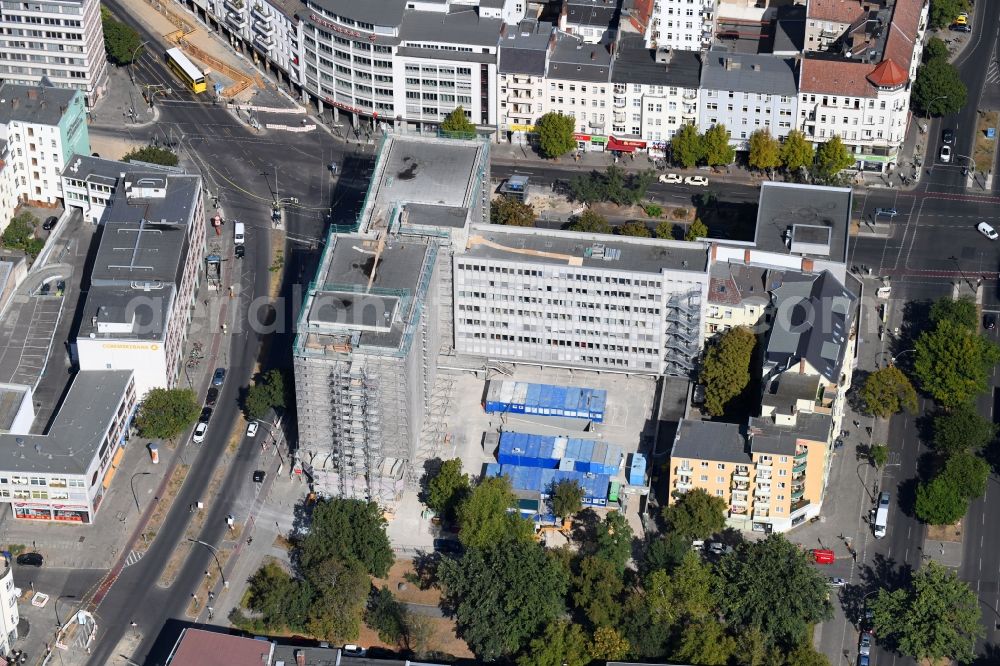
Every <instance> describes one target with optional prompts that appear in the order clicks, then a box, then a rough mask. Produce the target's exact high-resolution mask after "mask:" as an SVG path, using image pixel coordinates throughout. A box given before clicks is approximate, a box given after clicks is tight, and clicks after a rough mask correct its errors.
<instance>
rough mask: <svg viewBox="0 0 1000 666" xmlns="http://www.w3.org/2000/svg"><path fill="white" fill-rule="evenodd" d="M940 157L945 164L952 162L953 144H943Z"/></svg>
mask: <svg viewBox="0 0 1000 666" xmlns="http://www.w3.org/2000/svg"><path fill="white" fill-rule="evenodd" d="M940 158H941V161H942V162H944V163H945V164H948V163H949V162H951V146H941V153H940Z"/></svg>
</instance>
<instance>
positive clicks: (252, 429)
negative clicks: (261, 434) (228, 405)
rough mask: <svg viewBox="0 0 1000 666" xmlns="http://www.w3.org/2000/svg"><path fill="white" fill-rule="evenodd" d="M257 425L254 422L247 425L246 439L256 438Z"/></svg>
mask: <svg viewBox="0 0 1000 666" xmlns="http://www.w3.org/2000/svg"><path fill="white" fill-rule="evenodd" d="M258 427H259V426H258V424H257V422H256V421H251V422H250V423H248V424H247V437H256V436H257V428H258Z"/></svg>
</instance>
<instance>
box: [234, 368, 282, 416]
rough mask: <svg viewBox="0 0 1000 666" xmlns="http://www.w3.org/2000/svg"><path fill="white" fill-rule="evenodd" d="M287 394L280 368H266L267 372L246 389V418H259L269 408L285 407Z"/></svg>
mask: <svg viewBox="0 0 1000 666" xmlns="http://www.w3.org/2000/svg"><path fill="white" fill-rule="evenodd" d="M287 395H288V391H287V389H286V388H285V376H284V374H283V373H282V372H281V370H279V369H277V368H272V369H271V370H268V372H267V374H265V375H263V376H262V377H260V378H258V379H257V381H255V382H254V383H253V386H251V387H250V388H249V389H247V394H246V400H245V401H244V408H245V409H246V413H247V418H249V419H259V418H262V417H263V416H265V415H266V414H267V412H268V410H270V409H275V410H278V409H282V408H283V407H285V401H286V397H287Z"/></svg>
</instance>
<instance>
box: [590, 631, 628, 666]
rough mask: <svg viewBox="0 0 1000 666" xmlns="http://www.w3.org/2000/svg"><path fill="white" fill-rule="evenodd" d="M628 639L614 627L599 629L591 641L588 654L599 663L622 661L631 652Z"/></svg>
mask: <svg viewBox="0 0 1000 666" xmlns="http://www.w3.org/2000/svg"><path fill="white" fill-rule="evenodd" d="M631 650H632V646H631V645H629V642H628V639H627V638H625V637H624V636H622V635H621V634H620V633H619V632H618V630H617V629H614V628H613V627H598V628H597V629H595V630H594V638H593V639H592V640H591V641H590V645H589V647H588V652H590V656H591V657H593V658H594V659H597V660H598V661H621V660H622V659H624V658H625V657H627V656H628V654H629V652H631Z"/></svg>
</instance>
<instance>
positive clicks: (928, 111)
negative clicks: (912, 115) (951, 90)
mask: <svg viewBox="0 0 1000 666" xmlns="http://www.w3.org/2000/svg"><path fill="white" fill-rule="evenodd" d="M939 99H948V95H938V96H937V97H935V98H934V99H932V100H931V101H929V102H927V106H925V107H924V118H925V119H926V120H927V121H930V119H931V104H933V103H934V102H936V101H938V100H939Z"/></svg>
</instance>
